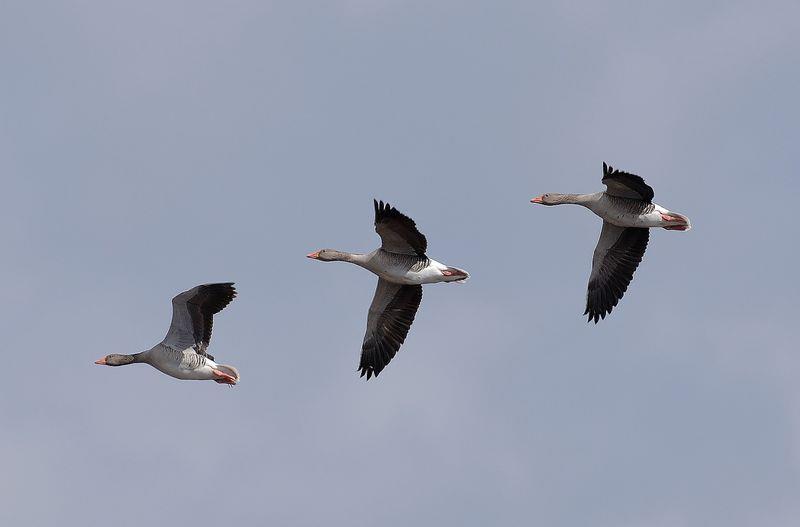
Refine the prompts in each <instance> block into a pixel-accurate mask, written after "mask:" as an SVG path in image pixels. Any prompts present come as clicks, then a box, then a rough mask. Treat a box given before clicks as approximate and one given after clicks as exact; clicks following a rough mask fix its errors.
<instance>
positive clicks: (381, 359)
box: [358, 279, 422, 379]
mask: <svg viewBox="0 0 800 527" xmlns="http://www.w3.org/2000/svg"><path fill="white" fill-rule="evenodd" d="M420 302H422V286H421V285H399V284H393V283H391V282H387V281H386V280H383V279H378V287H377V288H376V289H375V296H374V298H373V299H372V305H370V307H369V316H368V317H367V332H366V334H365V335H364V343H363V344H362V346H361V362H360V364H359V365H358V369H359V370H360V371H361V376H362V377H363V376H364V374H366V375H367V379H369V378H370V377H372V376H373V375H375V376H376V377H377V376H378V374H379V373H380V372H381V371H383V368H385V367H386V365H387V364H389V361H391V360H392V358H394V356H395V354H396V353H397V351H398V350H399V349H400V346H401V345H402V344H403V341H404V340H405V339H406V335H408V330H409V329H410V328H411V324H412V323H413V322H414V317H415V316H416V314H417V309H418V308H419V304H420Z"/></svg>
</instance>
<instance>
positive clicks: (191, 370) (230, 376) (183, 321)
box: [95, 283, 239, 385]
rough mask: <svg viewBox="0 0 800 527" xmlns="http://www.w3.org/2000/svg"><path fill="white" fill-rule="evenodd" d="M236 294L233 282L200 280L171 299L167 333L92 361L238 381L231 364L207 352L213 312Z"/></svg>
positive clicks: (186, 376)
mask: <svg viewBox="0 0 800 527" xmlns="http://www.w3.org/2000/svg"><path fill="white" fill-rule="evenodd" d="M235 297H236V290H235V289H234V288H233V283H223V284H203V285H198V286H197V287H193V288H192V289H189V290H188V291H184V292H183V293H181V294H179V295H178V296H176V297H175V298H173V299H172V324H171V325H170V326H169V331H167V336H166V337H164V340H162V341H161V342H160V343H159V344H156V345H155V346H153V347H152V348H150V349H149V350H147V351H143V352H141V353H134V354H133V355H120V354H112V355H106V356H105V357H103V358H102V359H100V360H97V361H95V364H102V365H105V366H124V365H126V364H134V363H137V362H143V363H145V364H149V365H150V366H153V367H154V368H155V369H157V370H159V371H161V372H163V373H166V374H167V375H169V376H171V377H175V378H176V379H193V380H212V381H216V382H218V383H220V384H230V385H234V384H236V383H237V382H239V372H238V371H237V370H236V368H234V367H233V366H227V365H225V364H217V363H216V362H214V357H212V356H211V355H210V354H209V353H208V344H209V342H210V341H211V327H212V325H213V322H214V321H213V317H214V314H215V313H219V312H220V311H222V310H223V309H224V308H225V306H227V305H228V304H230V303H231V300H233V299H234V298H235Z"/></svg>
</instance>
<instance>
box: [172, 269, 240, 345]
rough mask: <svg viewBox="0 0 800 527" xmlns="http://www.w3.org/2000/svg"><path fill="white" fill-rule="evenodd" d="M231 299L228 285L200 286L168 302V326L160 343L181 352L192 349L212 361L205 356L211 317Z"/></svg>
mask: <svg viewBox="0 0 800 527" xmlns="http://www.w3.org/2000/svg"><path fill="white" fill-rule="evenodd" d="M235 297H236V289H234V287H233V283H232V282H228V283H219V284H203V285H199V286H197V287H194V288H192V289H190V290H188V291H184V292H183V293H181V294H179V295H177V296H176V297H175V298H173V299H172V325H171V326H170V328H169V332H168V333H167V336H166V337H165V338H164V343H165V344H167V345H169V346H171V347H173V348H175V349H181V350H183V349H187V348H189V347H191V346H194V348H195V350H196V351H197V352H198V353H200V354H201V355H205V356H207V357H208V358H210V359H211V360H214V357H212V356H211V355H209V354H208V352H206V349H207V348H208V345H209V343H210V342H211V330H212V328H213V325H214V314H216V313H219V312H220V311H222V310H223V309H224V308H225V306H227V305H228V304H230V303H231V301H232V300H233V299H234V298H235Z"/></svg>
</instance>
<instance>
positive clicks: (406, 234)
mask: <svg viewBox="0 0 800 527" xmlns="http://www.w3.org/2000/svg"><path fill="white" fill-rule="evenodd" d="M374 205H375V231H376V232H377V233H378V235H379V236H380V237H381V246H380V248H378V249H375V250H374V251H372V252H371V253H368V254H354V253H348V252H342V251H335V250H333V249H322V250H319V251H316V252H313V253H311V254H309V255H307V257H308V258H313V259H314V260H321V261H323V262H334V261H341V262H350V263H354V264H356V265H358V266H360V267H363V268H364V269H367V270H368V271H372V272H373V273H375V274H376V275H378V287H377V289H375V296H374V298H373V299H372V304H371V305H370V306H369V314H368V316H367V332H366V334H365V335H364V343H363V344H362V345H361V362H360V364H359V366H358V371H360V372H361V377H363V376H364V375H365V374H366V376H367V380H369V378H370V377H372V376H373V375H374V376H376V377H377V376H378V374H380V372H381V371H383V369H384V368H385V367H386V365H387V364H389V361H391V360H392V358H393V357H394V356H395V354H396V353H397V350H399V349H400V346H401V345H402V344H403V341H404V340H405V338H406V335H407V334H408V330H409V329H410V328H411V323H412V322H414V316H415V315H416V313H417V308H419V304H420V302H421V301H422V284H433V283H436V282H457V281H461V280H466V279H467V278H469V274H468V273H467V272H466V271H463V270H461V269H457V268H455V267H448V266H447V265H444V264H442V263H439V262H437V261H436V260H433V259H431V258H428V256H426V254H425V251H426V250H427V248H428V241H427V240H426V239H425V236H424V235H423V234H422V233H421V232H419V231H418V230H417V226H416V224H415V223H414V220H412V219H411V218H409V217H408V216H406V215H404V214H402V213H400V212H399V211H398V210H397V209H395V208H394V207H392V206H391V205H389V204H388V203H384V202H383V201H380V202H379V201H374Z"/></svg>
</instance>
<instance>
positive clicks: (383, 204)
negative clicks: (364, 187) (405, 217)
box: [372, 198, 402, 222]
mask: <svg viewBox="0 0 800 527" xmlns="http://www.w3.org/2000/svg"><path fill="white" fill-rule="evenodd" d="M372 202H373V204H374V205H375V221H376V222H378V221H379V220H382V219H385V218H390V217H392V216H393V215H394V214H400V215H401V216H402V214H401V213H400V211H398V210H397V209H396V208H394V207H393V206H391V205H390V204H389V202H388V201H383V200H377V199H374V198H373V200H372Z"/></svg>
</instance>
